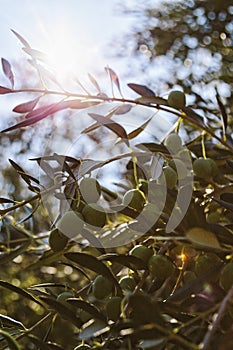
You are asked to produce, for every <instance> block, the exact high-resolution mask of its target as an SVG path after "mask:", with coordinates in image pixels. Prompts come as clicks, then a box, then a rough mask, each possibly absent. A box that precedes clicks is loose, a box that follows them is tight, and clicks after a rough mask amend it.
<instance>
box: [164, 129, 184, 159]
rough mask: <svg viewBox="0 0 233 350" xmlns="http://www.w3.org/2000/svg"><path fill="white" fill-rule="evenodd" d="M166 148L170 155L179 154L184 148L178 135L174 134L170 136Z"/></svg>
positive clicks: (166, 141)
mask: <svg viewBox="0 0 233 350" xmlns="http://www.w3.org/2000/svg"><path fill="white" fill-rule="evenodd" d="M164 144H165V146H166V147H167V148H168V150H169V152H170V153H173V154H174V153H177V152H178V151H180V150H181V148H182V140H181V138H180V136H179V135H178V134H175V133H172V134H170V135H168V136H167V137H166V139H165V141H164Z"/></svg>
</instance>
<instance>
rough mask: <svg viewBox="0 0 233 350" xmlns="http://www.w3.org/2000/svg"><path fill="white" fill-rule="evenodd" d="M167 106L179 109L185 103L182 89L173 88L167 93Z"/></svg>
mask: <svg viewBox="0 0 233 350" xmlns="http://www.w3.org/2000/svg"><path fill="white" fill-rule="evenodd" d="M168 104H169V106H171V107H173V108H177V109H181V108H183V107H185V105H186V97H185V94H184V93H183V92H182V91H179V90H174V91H171V92H170V94H169V95H168Z"/></svg>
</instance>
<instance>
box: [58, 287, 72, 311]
mask: <svg viewBox="0 0 233 350" xmlns="http://www.w3.org/2000/svg"><path fill="white" fill-rule="evenodd" d="M73 297H74V295H73V293H71V292H63V293H61V294H59V295H58V296H57V301H59V302H60V303H62V304H63V305H65V306H66V307H68V308H69V309H70V310H71V311H73V306H72V305H71V304H69V303H67V299H69V298H73Z"/></svg>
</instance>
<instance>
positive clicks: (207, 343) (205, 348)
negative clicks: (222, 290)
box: [201, 286, 233, 350]
mask: <svg viewBox="0 0 233 350" xmlns="http://www.w3.org/2000/svg"><path fill="white" fill-rule="evenodd" d="M232 298H233V286H232V287H231V289H230V290H229V291H228V293H227V295H226V296H225V298H224V299H223V301H222V303H221V305H220V308H219V310H218V315H217V317H216V319H215V320H214V322H213V324H212V327H211V328H210V329H209V331H208V332H207V333H206V335H205V337H204V340H203V342H202V348H201V349H202V350H209V349H210V348H211V342H212V340H213V337H214V334H215V332H216V331H217V329H218V327H219V324H220V322H221V319H222V318H223V316H224V314H225V311H226V308H227V305H228V303H229V302H230V300H231V299H232Z"/></svg>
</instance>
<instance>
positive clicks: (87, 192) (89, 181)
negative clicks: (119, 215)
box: [79, 177, 101, 203]
mask: <svg viewBox="0 0 233 350" xmlns="http://www.w3.org/2000/svg"><path fill="white" fill-rule="evenodd" d="M79 190H80V193H81V195H82V198H83V199H84V201H85V202H86V203H95V202H97V201H98V199H99V198H100V194H101V187H100V184H99V182H98V181H97V180H96V179H94V178H92V177H84V178H83V179H82V180H81V182H80V185H79Z"/></svg>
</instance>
